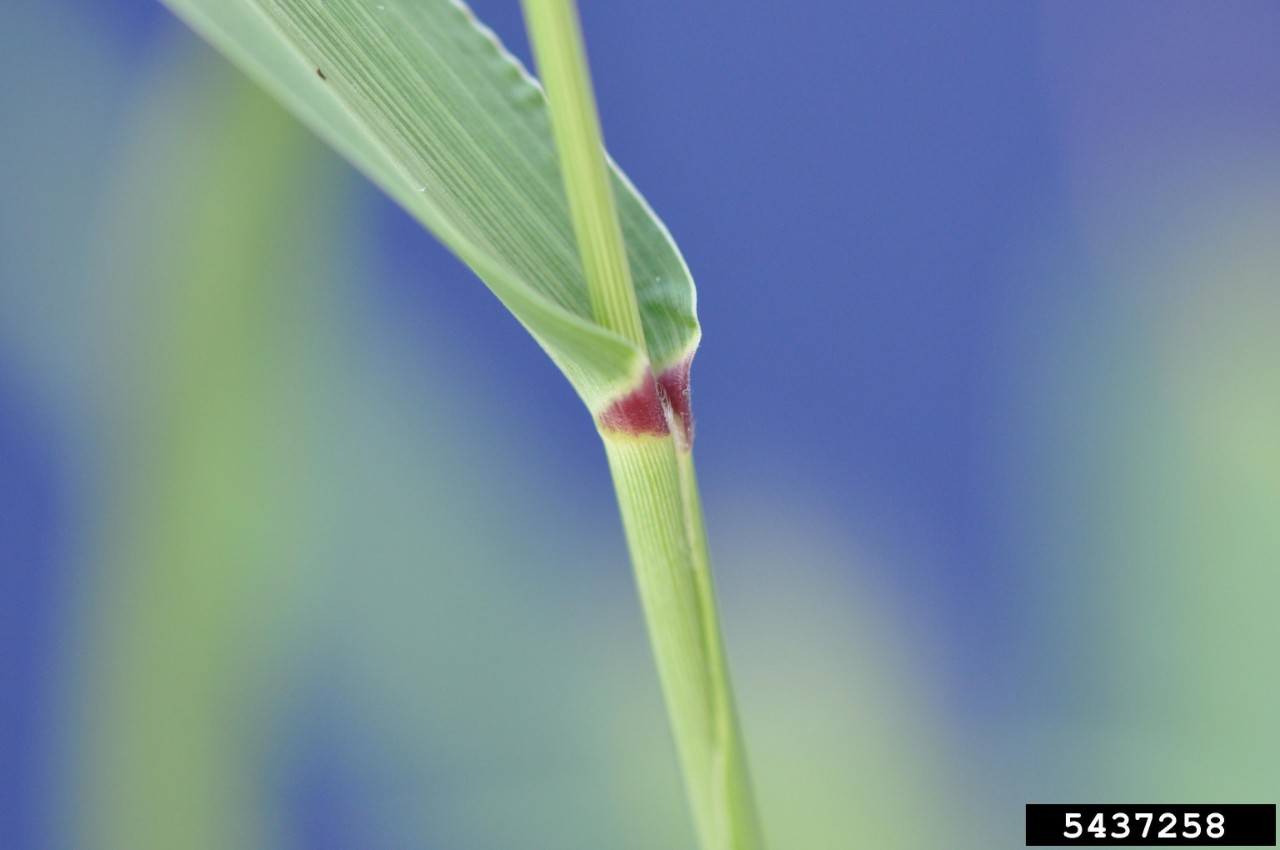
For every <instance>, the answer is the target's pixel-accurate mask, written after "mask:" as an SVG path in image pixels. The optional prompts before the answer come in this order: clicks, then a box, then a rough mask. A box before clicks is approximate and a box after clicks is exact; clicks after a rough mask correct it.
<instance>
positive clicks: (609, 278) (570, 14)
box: [524, 0, 646, 351]
mask: <svg viewBox="0 0 1280 850" xmlns="http://www.w3.org/2000/svg"><path fill="white" fill-rule="evenodd" d="M524 13H525V20H526V21H527V23H528V27H529V40H530V41H531V43H532V45H533V51H534V55H535V56H536V58H537V61H538V74H539V75H540V76H541V77H542V84H543V86H544V87H545V88H546V91H547V101H548V106H549V108H550V111H551V130H552V132H553V133H554V134H555V139H556V148H557V149H558V151H559V154H560V171H561V173H562V175H563V177H564V184H565V189H566V192H567V194H568V198H569V213H570V216H571V217H572V219H573V233H574V236H575V237H576V238H577V240H578V251H579V253H580V254H581V255H582V267H583V271H584V273H585V275H586V278H587V290H588V292H589V294H590V298H591V312H592V315H594V316H595V319H596V321H597V322H599V323H600V324H601V325H603V326H604V327H606V328H608V329H609V330H611V331H613V332H614V333H616V334H618V335H619V336H622V337H624V338H625V339H626V340H627V341H629V342H631V343H632V344H634V345H635V346H637V347H638V348H639V349H640V350H641V351H645V350H646V346H645V340H644V329H643V327H642V326H641V324H640V308H639V306H638V305H637V303H636V295H635V287H634V286H633V285H632V281H631V266H630V264H628V262H627V252H626V250H625V247H624V243H623V238H622V225H621V224H620V223H619V221H618V211H617V207H616V205H615V204H614V199H613V187H612V185H611V184H610V182H609V166H608V163H607V162H606V161H605V154H604V150H605V149H604V137H603V135H602V134H601V132H600V118H599V116H598V115H597V114H596V107H595V94H594V92H593V91H592V88H591V76H590V74H589V73H588V71H587V60H586V50H585V48H584V47H583V45H582V29H581V27H580V26H579V24H578V15H577V10H576V9H575V7H574V5H573V3H572V2H571V0H524Z"/></svg>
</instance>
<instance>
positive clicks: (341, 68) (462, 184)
mask: <svg viewBox="0 0 1280 850" xmlns="http://www.w3.org/2000/svg"><path fill="white" fill-rule="evenodd" d="M164 2H166V3H167V4H168V5H169V6H170V7H172V8H173V9H174V10H175V11H176V12H177V13H178V14H179V15H180V16H181V17H183V18H184V19H186V20H187V21H188V23H190V24H191V25H192V26H193V27H194V28H195V29H196V30H197V31H199V32H201V34H202V35H204V36H205V37H206V38H207V39H208V40H209V41H211V42H212V43H213V44H214V45H215V46H217V47H218V48H220V49H221V50H222V51H223V52H224V53H226V54H227V55H228V56H229V57H230V58H231V59H232V61H234V62H235V63H236V64H238V65H240V66H241V67H242V68H243V69H245V70H246V71H247V72H249V73H250V75H251V76H253V77H254V78H255V79H257V80H258V82H259V83H261V84H263V85H264V86H266V87H267V88H268V89H269V90H270V91H271V92H272V93H273V94H274V95H275V96H276V97H277V98H278V99H280V100H281V101H282V102H283V103H284V104H285V106H286V107H288V108H289V109H290V110H291V111H293V112H294V113H295V114H296V115H297V116H298V117H299V118H301V119H302V120H303V121H304V122H305V123H307V124H308V125H310V126H311V127H312V129H314V130H315V131H317V132H318V133H319V134H320V135H321V136H322V137H324V138H325V140H326V141H328V142H329V143H330V144H331V145H332V146H333V147H335V148H336V149H338V151H339V152H340V153H342V154H343V155H344V156H345V157H346V158H347V159H348V160H350V161H351V162H352V163H353V164H355V165H356V166H357V167H358V168H359V169H360V170H361V171H363V172H364V173H365V174H366V175H367V176H369V177H370V178H371V179H372V180H373V181H374V182H375V183H377V184H378V185H379V186H380V187H381V188H383V189H384V190H385V191H387V192H388V193H389V194H390V195H391V196H392V197H393V198H394V199H395V200H396V201H398V202H399V203H400V204H401V205H402V206H403V207H405V208H406V210H408V211H409V212H410V213H411V214H413V215H414V216H415V217H416V218H417V219H418V220H419V221H421V222H422V223H423V224H424V225H426V226H427V227H428V228H429V229H431V230H432V231H433V232H434V233H435V234H436V235H437V237H438V238H440V240H441V241H442V242H444V243H445V244H446V245H447V246H448V247H449V248H450V249H451V250H453V251H454V252H455V253H456V254H457V255H458V256H459V257H460V258H461V259H462V260H463V261H464V262H465V263H466V264H467V265H468V266H470V267H471V268H472V269H473V270H474V271H475V272H476V273H477V275H479V276H480V277H481V278H482V279H483V280H484V281H485V283H486V284H488V286H489V287H490V289H491V290H493V292H494V293H495V294H496V295H497V296H498V298H499V299H501V300H502V301H503V303H504V304H506V306H507V307H508V309H510V310H511V312H512V313H513V314H514V315H515V316H516V318H517V319H519V320H520V322H521V323H522V324H524V326H525V327H526V328H527V329H528V330H529V331H530V333H532V334H533V336H534V337H535V338H536V339H537V341H538V342H539V344H540V345H541V346H542V347H543V349H544V350H546V351H547V353H548V354H549V355H550V356H551V357H552V359H553V360H554V361H555V362H556V363H557V365H558V366H559V367H560V368H561V370H562V371H563V372H564V373H565V374H566V376H567V377H568V378H569V380H570V382H571V383H572V384H573V385H574V387H575V388H576V389H577V391H578V393H579V395H581V396H582V398H583V400H584V401H585V402H586V404H587V406H588V407H589V408H591V410H592V411H593V412H596V413H598V412H599V411H601V410H603V409H604V408H605V407H606V406H607V405H608V403H609V401H610V400H611V399H613V398H616V397H617V396H619V395H622V394H625V392H626V391H628V390H629V389H630V388H631V387H632V386H633V385H634V384H635V383H636V382H637V381H638V380H639V379H640V377H641V376H642V375H643V374H644V370H645V368H646V366H649V365H650V363H649V362H648V361H647V360H646V358H645V355H644V353H643V352H642V351H640V350H638V349H637V347H636V346H634V345H632V344H630V343H629V342H627V341H626V340H624V339H622V338H621V337H619V336H617V335H616V334H613V333H611V332H610V331H608V330H606V329H604V328H602V327H600V326H599V325H598V324H597V323H596V322H595V321H593V320H592V318H591V313H590V304H589V299H588V298H587V290H586V284H585V281H584V279H583V272H582V267H581V262H580V260H579V259H578V255H577V249H576V245H575V242H574V236H573V230H572V224H571V221H570V218H569V210H568V206H567V203H566V201H565V198H564V194H563V189H562V187H561V185H560V175H559V166H558V164H557V160H556V152H555V146H554V141H553V139H552V135H551V129H550V124H549V121H548V117H547V110H546V104H545V98H544V97H543V94H542V90H541V88H540V87H539V86H538V84H537V83H536V81H534V80H533V78H532V77H531V76H530V75H529V74H528V72H527V71H526V70H525V69H524V67H523V66H522V65H521V64H520V63H519V61H518V60H517V59H515V58H514V57H512V56H511V54H510V53H508V52H507V51H506V50H505V49H504V48H503V47H502V45H501V44H500V42H499V41H498V40H497V38H496V37H495V36H494V35H493V34H492V32H490V31H489V30H488V29H487V28H485V27H484V26H483V25H481V24H480V23H479V22H477V21H476V19H475V17H474V16H473V15H472V14H471V12H470V10H469V9H468V8H467V7H466V6H465V5H463V4H462V3H458V2H450V0H418V2H409V0H382V1H381V2H375V0H327V2H326V1H325V0H164ZM318 71H319V72H321V73H323V78H322V77H321V74H320V73H317V72H318ZM610 164H611V167H612V171H613V175H612V179H613V184H614V191H615V195H616V197H617V199H618V206H619V213H620V216H621V219H622V227H623V231H624V235H625V238H626V244H627V254H628V264H629V265H630V266H631V270H632V274H633V277H634V279H635V281H636V289H637V296H638V299H639V302H640V308H641V321H642V324H643V326H644V333H645V338H646V342H647V345H648V348H649V353H650V357H651V358H652V361H653V363H652V366H653V367H654V368H655V369H658V370H661V369H664V368H667V367H668V366H670V365H672V364H675V363H678V362H681V361H682V360H684V359H686V358H687V357H688V356H690V355H691V353H692V351H693V350H694V348H695V347H696V346H697V343H698V339H699V335H700V330H699V327H698V322H697V318H696V305H695V295H694V289H693V283H692V279H691V277H690V275H689V272H688V268H687V267H686V266H685V264H684V261H683V259H682V258H681V256H680V254H679V252H678V250H677V249H676V247H675V244H674V242H673V241H672V240H671V237H670V234H669V233H668V232H667V230H666V228H665V227H664V226H663V225H662V223H661V221H659V220H658V218H657V217H656V215H654V214H653V212H652V210H651V209H650V208H649V206H648V204H647V203H646V202H645V200H644V199H643V197H641V196H640V195H639V193H638V192H637V191H636V190H635V188H634V186H632V184H631V183H630V181H628V180H627V179H626V177H625V176H624V175H623V174H622V172H621V171H620V170H618V169H617V167H616V165H613V164H612V162H611V163H610Z"/></svg>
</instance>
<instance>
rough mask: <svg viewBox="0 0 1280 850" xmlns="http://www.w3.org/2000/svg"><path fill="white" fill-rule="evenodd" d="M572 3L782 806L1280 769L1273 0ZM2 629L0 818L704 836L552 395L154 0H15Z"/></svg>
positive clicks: (454, 276)
mask: <svg viewBox="0 0 1280 850" xmlns="http://www.w3.org/2000/svg"><path fill="white" fill-rule="evenodd" d="M477 11H478V12H479V13H480V15H481V17H482V18H483V19H485V20H486V21H490V22H491V23H493V24H494V25H495V26H496V27H497V28H498V31H499V32H500V33H501V34H502V35H503V36H504V38H507V39H508V40H509V41H510V42H511V43H512V44H513V47H515V49H516V50H517V52H520V53H522V54H523V55H527V53H525V51H524V47H523V42H522V36H521V35H520V29H519V13H518V8H517V5H516V4H515V3H514V2H510V3H505V2H498V0H492V2H486V3H481V4H477ZM584 15H585V22H586V26H587V35H588V40H589V44H590V46H591V50H592V54H593V59H594V63H595V66H596V74H597V77H598V85H599V89H600V97H601V106H602V111H603V115H604V120H605V126H606V131H607V133H608V134H609V137H610V140H611V145H612V148H613V150H614V152H615V154H616V155H617V156H618V158H619V160H620V162H621V163H622V164H623V166H624V167H626V168H627V169H628V170H629V171H630V173H631V175H632V177H633V178H634V179H635V180H636V182H637V184H638V185H639V186H640V188H641V190H642V191H645V192H646V194H648V196H649V198H650V200H651V201H652V202H653V203H654V205H655V207H656V208H657V210H658V212H659V214H660V215H662V216H663V217H664V218H665V219H666V220H667V222H668V224H669V225H671V227H672V229H673V231H674V233H675V235H676V238H677V240H678V241H679V242H680V244H681V246H682V248H683V249H684V250H685V252H686V254H687V255H688V256H689V258H690V261H691V264H692V266H693V270H694V274H695V277H696V278H697V279H698V280H699V283H700V295H701V298H700V308H701V313H702V316H703V320H704V325H705V329H706V338H705V341H704V345H703V348H704V350H703V352H702V354H701V355H700V357H699V361H698V368H697V369H695V387H696V388H697V393H696V400H697V412H698V415H699V421H700V429H699V434H700V454H701V456H702V462H703V475H702V477H703V479H704V487H705V488H706V493H705V499H706V502H707V505H708V513H709V517H708V520H709V525H710V532H711V537H712V547H713V552H714V555H715V558H716V563H717V569H718V574H719V583H720V591H721V596H722V608H723V615H724V619H725V627H726V631H727V637H728V645H729V650H730V654H731V657H732V659H733V663H734V669H735V678H736V680H737V683H738V688H739V691H740V693H739V698H740V702H741V708H742V713H743V718H744V723H745V726H746V730H747V735H748V739H749V749H750V753H751V756H752V759H753V767H754V772H755V778H756V784H757V786H758V791H759V796H760V802H761V808H762V814H763V817H764V820H765V823H766V828H767V832H768V835H769V837H770V840H771V846H773V847H775V848H811V847H812V848H850V847H855V848H856V847H867V848H883V847H904V848H914V847H943V846H945V847H952V848H969V847H972V848H991V847H1010V848H1012V847H1018V846H1022V806H1023V804H1024V803H1026V802H1032V801H1041V802H1050V801H1063V802H1068V801H1078V802H1086V801H1096V802H1154V803H1158V802H1275V801H1276V800H1277V798H1280V724H1277V721H1276V718H1277V717H1280V676H1277V670H1276V654H1277V650H1280V616H1277V608H1278V607H1280V238H1277V236H1276V234H1277V233H1280V123H1277V121H1276V120H1275V116H1276V115H1277V114H1280V9H1278V8H1277V7H1276V6H1275V5H1274V4H1270V3H1261V2H1258V3H1243V2H1242V3H1234V4H1230V5H1226V4H1214V3H1209V2H1201V3H1192V2H1187V3H1178V4H1166V3H1158V2H1123V3H1115V4H1107V5H1106V6H1105V7H1104V6H1103V5H1102V4H1078V3H1067V2H1058V3H1043V4H1024V3H994V2H984V3H977V4H963V6H961V5H960V4H944V3H933V4H927V3H926V4H918V5H915V6H911V7H909V8H908V7H905V6H899V5H897V4H892V5H891V4H853V5H849V4H845V3H836V2H830V3H814V4H806V5H805V7H804V8H803V9H796V10H792V11H791V12H789V13H787V16H784V19H782V20H780V19H779V17H778V12H777V10H776V9H775V8H774V7H772V6H770V5H769V4H761V5H760V6H758V7H757V6H748V7H747V8H745V9H744V8H737V7H723V8H721V7H720V6H718V5H717V4H706V8H701V7H700V8H697V9H688V8H682V7H678V6H677V4H645V6H644V8H630V7H628V6H627V5H626V4H619V5H618V6H617V7H614V6H613V5H612V4H596V5H592V4H585V8H584ZM0 663H2V664H3V667H0V847H3V848H5V849H6V850H8V849H9V848H14V850H27V848H121V850H126V848H127V850H138V849H139V848H157V850H168V849H169V848H184V850H185V848H206V847H207V848H229V847H236V848H241V847H243V848H259V847H261V848H361V849H362V850H364V848H410V847H412V848H451V850H452V849H453V848H459V849H460V850H463V849H469V848H510V847H520V848H566V849H567V848H603V847H625V848H631V847H635V848H654V847H691V846H692V844H691V842H692V840H693V839H692V831H691V829H690V827H689V825H688V823H687V818H686V816H685V813H684V811H683V805H684V804H683V801H682V798H681V794H680V789H679V784H678V782H679V780H678V775H677V772H676V767H675V760H674V755H673V752H672V748H671V746H670V743H669V741H668V738H667V731H666V728H665V720H664V717H663V711H662V704H661V699H660V695H659V693H658V689H657V681H656V676H655V675H654V673H653V670H652V667H651V663H650V660H649V657H648V654H647V644H646V641H645V638H644V633H643V628H642V624H641V622H640V618H639V612H638V606H637V604H636V602H635V599H634V593H633V590H632V587H631V579H630V575H629V570H628V566H627V563H626V557H625V551H624V548H623V544H622V539H621V533H620V528H619V524H618V521H617V519H616V515H615V513H614V508H613V505H612V502H611V491H610V486H609V482H608V477H607V473H606V470H605V468H604V462H603V456H602V453H601V452H600V451H599V450H598V447H597V444H596V439H595V436H594V432H593V427H592V425H591V422H590V421H589V418H588V417H587V416H586V415H585V412H584V411H582V410H581V409H580V408H579V405H578V402H577V401H576V400H575V398H574V396H573V395H572V393H571V391H570V390H569V389H568V387H567V385H564V384H563V382H562V379H561V378H560V377H559V376H558V374H557V373H556V372H555V370H554V368H553V367H552V366H551V365H550V363H549V362H546V361H545V358H543V356H542V355H541V353H540V352H539V351H538V349H537V347H536V346H535V345H534V344H533V342H532V341H531V340H529V339H527V338H526V337H524V335H523V332H522V331H521V330H520V329H519V327H518V326H517V325H516V323H515V322H514V321H511V320H510V319H509V317H507V316H506V315H505V314H504V313H503V311H502V310H501V308H500V306H499V305H498V304H497V302H496V300H495V299H493V298H492V297H491V296H489V295H488V293H487V292H486V291H485V290H484V289H483V287H482V285H481V284H480V283H479V282H478V281H476V280H474V279H472V278H470V276H469V274H468V273H467V272H466V270H465V269H463V268H461V267H460V266H459V265H458V264H457V263H456V262H455V261H453V260H452V259H451V258H449V257H448V256H447V255H446V254H444V252H443V251H442V250H441V249H440V248H439V247H438V246H436V245H435V244H434V243H433V241H432V240H431V238H430V237H429V236H428V235H426V234H423V233H421V232H419V231H417V230H416V229H415V228H414V227H413V226H412V225H411V224H410V223H409V222H408V221H407V219H405V218H404V217H403V216H400V215H399V214H398V213H397V212H395V211H394V210H393V209H391V208H390V207H389V205H388V203H387V202H386V201H385V200H383V199H381V198H379V197H377V196H376V194H375V193H374V192H373V190H371V189H370V188H368V187H367V186H366V185H365V184H364V183H363V182H362V181H361V179H360V178H359V177H358V176H357V175H355V174H354V173H353V172H352V171H351V170H350V169H349V168H348V167H346V166H345V165H343V164H342V163H341V162H339V161H338V160H336V158H335V157H333V156H332V155H331V154H330V153H328V152H327V151H325V150H324V149H323V148H322V147H321V146H320V145H319V144H318V143H317V142H316V141H315V140H313V139H311V138H310V137H309V136H308V134H307V133H306V132H305V131H303V130H302V129H301V128H299V127H298V126H297V125H296V124H295V123H294V122H293V121H292V120H291V119H289V118H288V117H287V116H285V115H283V114H282V113H281V111H280V110H279V109H277V108H276V107H275V106H274V105H273V104H272V103H270V102H269V101H268V100H267V99H266V98H265V97H264V96H263V95H262V94H260V93H259V92H258V91H257V90H256V89H254V88H253V87H252V86H251V85H250V84H248V83H247V82H246V81H245V80H244V79H243V78H242V77H241V76H240V75H238V74H237V73H236V72H235V71H233V70H232V69H231V68H230V67H229V66H227V65H226V64H225V63H224V62H222V61H221V60H220V59H219V58H218V57H217V56H215V55H213V54H212V52H211V51H209V50H208V49H207V48H206V47H204V46H203V45H201V44H200V43H199V42H198V41H196V40H195V39H194V37H192V36H191V35H190V34H189V33H187V32H186V31H185V30H183V29H182V28H181V27H180V26H178V25H177V23H176V22H174V21H172V20H170V19H169V17H168V16H167V14H166V13H165V12H164V11H163V9H162V8H161V7H160V6H159V5H158V4H145V3H142V2H141V0H138V2H131V0H130V1H129V2H127V0H64V2H55V3H37V2H28V0H17V2H8V3H5V4H3V6H0Z"/></svg>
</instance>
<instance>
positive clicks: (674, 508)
mask: <svg viewBox="0 0 1280 850" xmlns="http://www.w3.org/2000/svg"><path fill="white" fill-rule="evenodd" d="M524 9H525V17H526V19H527V21H528V26H529V33H530V40H531V42H532V45H533V51H534V55H535V58H536V59H537V63H538V69H539V72H540V74H541V76H542V81H543V85H544V86H545V87H546V90H547V98H548V103H549V107H550V112H551V120H552V129H553V132H554V134H555V139H556V147H557V149H558V152H559V159H560V168H561V172H562V175H563V178H564V185H565V192H566V194H567V195H568V200H569V207H570V210H571V213H572V218H573V226H574V233H575V236H576V238H577V241H578V248H579V252H580V253H581V255H582V263H583V268H584V271H585V276H586V280H587V286H588V290H589V291H590V293H591V296H590V298H591V305H592V312H593V315H594V317H595V319H596V321H598V322H599V323H600V324H601V325H603V326H605V327H607V328H609V329H611V330H613V331H614V332H616V333H618V334H620V335H621V336H624V337H625V338H627V339H628V340H630V341H631V342H633V343H634V344H636V345H637V346H638V347H639V348H640V349H641V351H644V352H646V356H647V347H646V346H645V342H644V337H643V329H642V326H641V322H640V313H639V309H638V307H637V303H636V296H635V291H634V288H633V286H632V280H631V274H630V267H629V265H628V261H627V256H626V251H625V245H624V243H623V237H622V230H621V227H620V225H619V222H618V216H617V211H616V208H615V206H614V201H613V195H612V189H611V185H610V182H609V172H608V169H607V163H606V160H605V154H604V142H603V138H602V136H601V133H600V127H599V119H598V117H597V115H596V108H595V100H594V96H593V95H592V91H591V81H590V77H589V74H588V71H587V64H586V56H585V51H584V49H583V46H582V37H581V31H580V27H579V24H578V19H577V13H576V10H575V8H574V5H573V2H572V0H524ZM640 380H642V381H650V382H652V381H653V380H654V378H653V374H652V373H651V372H650V373H647V374H646V375H645V376H643V377H642V378H641V379H640ZM664 404H665V402H664ZM667 413H668V414H669V413H670V410H669V409H668V410H667ZM668 418H669V420H670V417H668ZM601 436H602V438H603V439H604V445H605V452H606V454H607V456H608V459H609V469H610V472H611V473H612V476H613V482H614V489H615V491H616V493H617V498H618V506H619V509H620V511H621V514H622V521H623V527H624V530H625V532H626V537H627V547H628V550H629V551H630V554H631V561H632V565H633V568H634V571H635V577H636V584H637V588H638V590H639V594H640V601H641V606H642V608H643V610H644V615H645V621H646V623H647V625H648V630H649V639H650V643H651V645H652V647H653V653H654V658H655V661H656V664H657V667H658V675H659V679H660V680H661V683H662V690H663V695H664V698H665V701H666V705H667V713H668V716H669V717H670V721H671V727H672V732H673V735H674V738H675V741H676V749H677V753H678V755H679V759H680V765H681V770H682V772H683V775H684V783H685V789H686V795H687V797H688V799H689V805H690V809H691V810H692V814H693V818H694V823H695V826H696V828H697V832H698V838H699V842H700V844H701V846H702V847H703V848H704V850H759V848H761V847H762V846H763V842H762V839H761V836H760V829H759V825H758V823H757V820H756V816H755V809H754V805H753V801H752V796H751V790H750V782H749V780H748V775H747V766H746V759H745V756H744V748H743V745H742V739H741V734H740V731H739V728H738V722H737V718H736V711H735V708H734V703H733V696H732V691H731V688H730V682H729V674H728V665H727V663H726V660H725V653H724V646H723V641H722V638H721V634H720V625H719V618H718V616H717V613H716V603H715V591H714V587H713V583H712V579H711V565H710V558H709V555H708V551H707V542H706V532H705V529H704V527H703V519H702V505H701V499H700V497H699V494H698V484H697V477H696V475H695V472H694V465H693V454H692V451H691V448H690V446H689V445H688V444H687V442H686V441H684V440H677V438H676V437H675V436H674V435H673V434H670V433H668V434H642V435H634V434H624V433H618V432H615V431H611V430H609V429H607V428H604V427H601Z"/></svg>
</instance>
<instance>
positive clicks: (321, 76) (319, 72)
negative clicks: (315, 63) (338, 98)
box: [316, 68, 329, 80]
mask: <svg viewBox="0 0 1280 850" xmlns="http://www.w3.org/2000/svg"><path fill="white" fill-rule="evenodd" d="M316 74H317V75H319V77H320V79H322V80H327V79H329V78H328V77H326V76H325V75H324V71H321V70H320V69H319V68H316Z"/></svg>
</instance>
